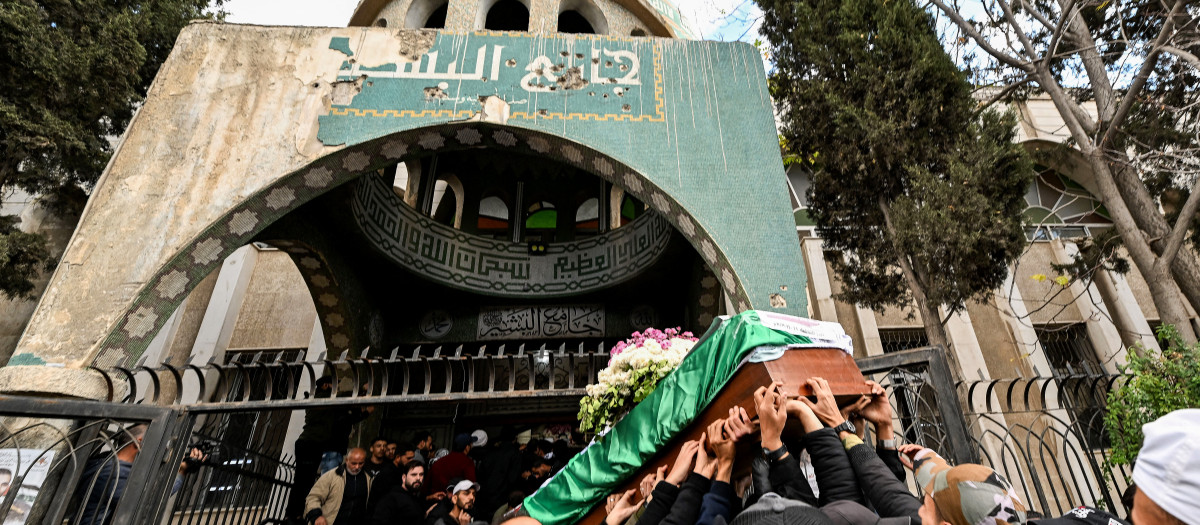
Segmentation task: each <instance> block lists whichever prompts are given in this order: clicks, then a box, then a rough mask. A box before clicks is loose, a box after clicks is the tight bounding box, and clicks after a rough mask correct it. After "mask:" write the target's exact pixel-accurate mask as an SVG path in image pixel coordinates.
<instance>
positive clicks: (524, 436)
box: [517, 429, 533, 445]
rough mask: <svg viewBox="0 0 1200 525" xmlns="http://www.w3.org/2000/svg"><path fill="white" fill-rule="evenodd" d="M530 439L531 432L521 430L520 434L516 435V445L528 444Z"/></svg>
mask: <svg viewBox="0 0 1200 525" xmlns="http://www.w3.org/2000/svg"><path fill="white" fill-rule="evenodd" d="M532 437H533V432H531V431H530V430H529V429H525V430H522V431H521V433H520V434H517V443H520V444H522V445H524V444H526V443H529V440H530V438H532Z"/></svg>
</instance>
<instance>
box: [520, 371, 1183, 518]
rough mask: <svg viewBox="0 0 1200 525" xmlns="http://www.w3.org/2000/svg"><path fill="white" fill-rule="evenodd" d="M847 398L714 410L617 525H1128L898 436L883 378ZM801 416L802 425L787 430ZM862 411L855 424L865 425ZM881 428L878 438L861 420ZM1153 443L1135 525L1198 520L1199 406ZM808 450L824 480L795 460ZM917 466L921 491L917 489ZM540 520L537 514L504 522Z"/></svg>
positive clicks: (615, 505) (1138, 481)
mask: <svg viewBox="0 0 1200 525" xmlns="http://www.w3.org/2000/svg"><path fill="white" fill-rule="evenodd" d="M869 385H870V387H871V389H872V395H871V396H863V397H862V398H861V399H859V400H858V402H857V403H854V404H852V405H850V406H846V407H842V408H839V407H838V404H837V403H836V402H835V400H834V397H833V395H832V393H831V391H830V389H829V386H828V383H826V382H825V381H824V380H822V379H820V378H814V379H810V380H809V381H808V386H810V387H811V388H812V390H813V392H815V393H816V396H815V397H816V401H812V400H809V399H807V398H805V397H799V396H789V395H785V394H784V393H783V391H782V385H781V384H779V383H776V384H773V385H770V386H769V387H763V388H759V389H758V391H757V392H756V393H755V395H754V398H755V403H756V407H755V408H757V410H758V418H757V420H754V421H752V420H751V419H750V418H749V417H748V416H747V413H746V411H745V410H744V409H742V408H734V409H732V410H730V412H729V417H728V418H724V419H718V420H716V421H713V422H712V423H711V424H710V425H709V426H708V428H707V432H706V433H705V435H704V436H703V437H702V438H701V439H700V440H697V441H690V442H687V443H686V444H685V445H683V448H682V451H681V452H680V454H679V455H678V456H677V457H676V459H675V462H674V465H673V466H672V467H671V468H670V470H669V471H668V470H667V469H666V468H665V467H664V468H663V469H660V470H659V471H658V472H656V473H653V474H650V475H648V476H646V478H645V479H643V480H642V483H641V488H640V490H639V489H634V490H630V491H628V492H625V493H619V494H613V495H612V496H610V497H609V500H608V505H607V506H606V510H607V512H608V514H607V517H606V519H605V523H606V524H607V525H693V524H695V525H715V524H721V525H724V524H726V523H731V524H733V525H750V524H785V523H786V524H801V525H921V524H925V525H1022V524H1025V523H1030V524H1035V525H1128V522H1126V521H1125V520H1122V519H1120V518H1118V517H1117V516H1115V515H1113V514H1111V513H1109V512H1106V511H1104V510H1101V509H1097V508H1093V507H1077V508H1075V509H1073V510H1071V511H1070V512H1068V513H1066V514H1065V515H1063V516H1060V517H1051V518H1047V517H1045V516H1042V515H1040V514H1039V513H1037V512H1034V511H1033V510H1032V509H1030V508H1029V507H1028V506H1026V504H1024V503H1023V502H1022V501H1021V499H1020V497H1019V496H1018V494H1017V491H1016V490H1014V488H1013V486H1012V485H1011V484H1010V483H1009V481H1008V480H1006V479H1005V478H1004V476H1003V475H1001V474H1000V473H998V472H996V471H995V470H993V469H991V468H989V467H986V466H983V465H976V464H963V465H958V466H951V465H950V464H949V463H948V462H947V461H946V460H944V459H943V458H942V457H941V456H939V455H938V454H937V452H936V451H934V450H932V449H929V448H925V447H922V446H920V445H913V444H905V445H899V446H897V442H896V441H895V439H896V438H895V435H894V434H893V431H892V412H891V406H890V403H889V402H888V400H887V397H886V395H885V393H884V392H883V389H882V388H880V387H879V386H878V385H876V384H874V383H870V382H869ZM789 420H794V421H796V422H798V423H799V424H800V425H801V427H802V428H803V436H802V437H800V438H799V439H794V440H789V439H785V438H784V437H783V429H784V426H785V424H787V422H788V421H789ZM855 420H857V424H855ZM867 423H870V424H871V425H872V426H873V427H874V431H875V432H874V435H875V444H874V446H871V445H869V444H867V443H865V442H864V439H863V438H864V435H865V434H864V433H863V429H864V428H865V427H866V424H867ZM1143 433H1144V434H1145V442H1144V445H1143V448H1142V450H1141V452H1140V454H1139V456H1138V459H1137V462H1136V465H1135V467H1134V471H1133V482H1134V484H1133V485H1132V486H1131V487H1130V489H1129V490H1128V491H1126V494H1125V498H1123V502H1124V503H1125V505H1126V508H1130V509H1132V511H1131V513H1130V521H1132V523H1133V525H1159V524H1162V525H1184V524H1186V525H1200V437H1198V436H1200V409H1188V410H1179V411H1176V412H1172V413H1171V414H1168V415H1166V416H1164V417H1162V418H1160V419H1159V420H1158V421H1156V422H1154V423H1151V424H1148V425H1146V426H1145V427H1143ZM742 440H756V441H757V444H758V445H760V446H761V448H762V457H761V458H756V459H755V460H754V462H755V464H754V465H753V468H752V474H751V475H750V476H749V478H747V479H746V480H744V481H746V482H747V483H745V484H741V483H737V482H735V480H733V479H731V475H732V472H733V460H734V447H735V443H737V442H739V441H742ZM801 450H803V451H805V452H806V453H807V455H808V457H809V458H810V459H811V467H812V469H813V471H815V483H814V482H812V481H810V480H809V479H808V477H807V476H805V475H804V474H803V473H802V469H801V464H800V462H799V461H798V460H797V454H798V453H799V451H801ZM906 468H907V469H908V470H911V471H912V475H913V477H914V478H915V479H914V481H915V482H916V483H915V486H916V487H919V488H920V489H921V491H920V494H921V495H920V496H917V495H914V494H913V493H912V492H910V491H909V489H908V484H907V476H908V472H907V471H906ZM532 523H536V522H534V521H533V520H531V519H530V518H528V517H519V518H514V519H512V520H510V521H508V522H506V525H528V524H532Z"/></svg>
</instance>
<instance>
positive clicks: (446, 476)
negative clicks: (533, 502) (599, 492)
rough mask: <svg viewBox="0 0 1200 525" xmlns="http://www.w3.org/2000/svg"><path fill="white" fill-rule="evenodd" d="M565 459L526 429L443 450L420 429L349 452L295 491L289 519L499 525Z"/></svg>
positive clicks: (461, 441) (329, 523) (474, 437)
mask: <svg viewBox="0 0 1200 525" xmlns="http://www.w3.org/2000/svg"><path fill="white" fill-rule="evenodd" d="M306 428H307V427H306ZM321 455H322V457H324V456H325V453H324V452H323V453H322V454H321ZM569 455H570V448H569V447H567V444H566V442H564V441H560V442H556V443H554V444H552V443H550V442H549V441H545V440H532V439H530V432H529V431H528V430H524V431H521V432H517V431H516V430H515V429H506V430H505V431H504V433H503V435H502V436H501V437H500V439H498V440H494V441H489V439H488V435H487V433H486V432H484V431H483V430H476V431H475V432H472V433H471V434H465V433H464V434H458V435H456V436H455V437H454V439H453V441H452V443H451V444H450V448H449V449H440V448H438V447H437V446H436V444H435V441H434V436H433V434H432V433H430V432H427V431H422V432H417V433H416V434H415V435H414V436H413V439H412V441H410V442H405V443H401V442H397V441H395V440H392V439H388V438H385V437H378V438H376V439H374V440H373V441H372V442H371V444H370V447H369V448H367V449H363V448H353V449H350V450H349V452H348V453H347V454H346V455H345V457H344V458H343V460H342V462H341V463H340V464H338V465H337V466H335V467H333V468H331V469H329V470H328V471H326V472H324V473H321V474H320V476H319V477H318V478H317V479H316V480H315V482H314V483H313V484H312V488H311V489H308V490H305V489H303V488H301V487H299V486H298V485H297V486H296V487H295V488H294V489H293V491H294V492H293V494H297V493H298V494H302V495H304V497H303V512H302V514H300V515H299V516H293V517H294V518H296V519H297V521H300V522H302V523H312V524H315V525H333V524H334V523H339V524H348V523H353V524H360V523H370V524H379V525H391V524H421V523H425V524H428V525H466V524H470V523H484V524H490V523H499V521H500V519H501V518H502V517H503V516H504V514H506V513H507V512H509V511H510V510H512V509H513V508H515V507H517V506H518V505H520V503H521V501H523V500H524V498H525V495H527V494H532V493H533V492H534V491H536V490H537V488H538V487H540V486H541V484H542V483H544V482H545V481H546V480H547V479H549V477H550V476H551V475H552V474H553V472H554V471H555V470H556V469H557V468H561V467H562V465H565V463H566V461H567V460H568V459H569V457H568V456H569ZM326 459H327V458H326ZM299 463H300V461H299V458H297V464H299ZM312 463H313V462H311V461H309V462H308V464H312ZM318 463H320V462H318Z"/></svg>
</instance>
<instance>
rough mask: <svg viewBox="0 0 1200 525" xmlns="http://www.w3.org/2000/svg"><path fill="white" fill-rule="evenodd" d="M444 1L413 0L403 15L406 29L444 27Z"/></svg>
mask: <svg viewBox="0 0 1200 525" xmlns="http://www.w3.org/2000/svg"><path fill="white" fill-rule="evenodd" d="M449 6H450V2H448V1H446V0H414V1H413V3H412V5H411V6H409V8H408V13H405V15H404V27H405V28H406V29H442V28H445V27H446V9H447V8H448V7H449Z"/></svg>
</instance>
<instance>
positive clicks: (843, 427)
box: [833, 419, 858, 434]
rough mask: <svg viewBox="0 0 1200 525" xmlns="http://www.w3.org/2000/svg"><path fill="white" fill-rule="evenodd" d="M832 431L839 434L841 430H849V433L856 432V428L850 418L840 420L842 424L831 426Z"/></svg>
mask: <svg viewBox="0 0 1200 525" xmlns="http://www.w3.org/2000/svg"><path fill="white" fill-rule="evenodd" d="M833 432H834V433H836V434H841V433H842V432H849V433H851V434H853V433H855V432H858V429H857V428H855V426H854V423H851V422H850V420H849V419H847V420H845V421H842V424H840V425H838V426H836V427H833Z"/></svg>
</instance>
